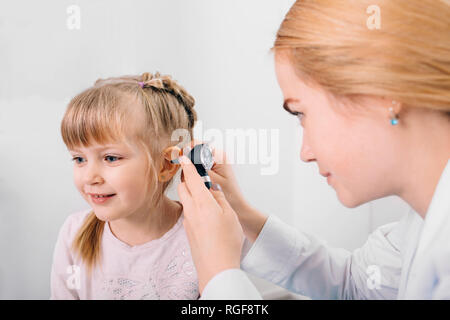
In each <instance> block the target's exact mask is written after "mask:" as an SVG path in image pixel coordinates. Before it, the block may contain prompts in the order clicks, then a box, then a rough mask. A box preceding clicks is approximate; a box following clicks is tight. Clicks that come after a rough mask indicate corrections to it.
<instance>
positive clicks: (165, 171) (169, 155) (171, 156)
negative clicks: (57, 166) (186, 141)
mask: <svg viewBox="0 0 450 320" xmlns="http://www.w3.org/2000/svg"><path fill="white" fill-rule="evenodd" d="M182 155H183V152H182V150H181V149H180V148H179V147H177V146H172V147H168V148H166V149H164V151H163V154H162V156H163V161H162V164H161V168H160V170H159V172H158V180H159V181H160V182H165V181H168V180H170V179H172V177H173V176H174V175H175V173H176V172H177V171H178V169H179V168H180V165H179V164H175V163H172V162H171V160H175V159H177V158H179V157H181V156H182Z"/></svg>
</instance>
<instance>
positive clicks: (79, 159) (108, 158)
mask: <svg viewBox="0 0 450 320" xmlns="http://www.w3.org/2000/svg"><path fill="white" fill-rule="evenodd" d="M103 159H104V160H106V162H109V163H113V162H118V161H119V160H121V159H123V157H119V156H113V155H106V156H104V157H103ZM72 161H74V162H75V163H76V164H81V163H83V162H85V159H84V158H83V157H79V156H75V157H73V158H72Z"/></svg>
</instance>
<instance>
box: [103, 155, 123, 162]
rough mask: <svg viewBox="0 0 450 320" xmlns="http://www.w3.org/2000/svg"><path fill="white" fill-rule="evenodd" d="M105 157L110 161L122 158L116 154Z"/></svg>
mask: <svg viewBox="0 0 450 320" xmlns="http://www.w3.org/2000/svg"><path fill="white" fill-rule="evenodd" d="M105 159H107V161H108V160H110V161H108V162H116V161H117V160H120V159H121V158H119V157H116V156H106V157H105Z"/></svg>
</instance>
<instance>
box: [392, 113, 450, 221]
mask: <svg viewBox="0 0 450 320" xmlns="http://www.w3.org/2000/svg"><path fill="white" fill-rule="evenodd" d="M431 116H432V117H433V116H436V114H431ZM418 121H421V123H422V126H421V127H420V128H421V129H419V130H413V131H414V133H413V134H410V135H409V136H408V137H406V139H405V141H408V144H409V151H408V152H405V159H403V162H402V164H401V169H400V168H399V169H398V170H401V172H402V185H403V187H402V188H401V192H399V193H398V195H399V196H400V197H401V198H402V199H403V200H405V201H406V202H408V204H409V205H410V206H411V207H412V208H413V209H414V211H416V212H417V213H418V214H419V215H420V216H421V217H422V218H423V219H425V216H426V214H427V212H428V208H429V206H430V204H431V200H432V198H433V195H434V193H435V191H436V188H437V185H438V183H439V179H440V177H441V175H442V173H443V171H444V168H445V166H446V165H447V163H448V161H449V158H450V122H448V119H447V118H445V117H443V116H442V115H440V114H437V118H426V117H425V116H423V117H421V118H420V119H419V120H418ZM417 128H419V126H417Z"/></svg>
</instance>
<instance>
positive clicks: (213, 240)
mask: <svg viewBox="0 0 450 320" xmlns="http://www.w3.org/2000/svg"><path fill="white" fill-rule="evenodd" d="M180 163H181V167H182V169H183V175H184V182H182V183H180V184H179V185H178V194H179V197H180V201H181V203H182V204H183V212H184V221H183V224H184V228H185V230H186V234H187V237H188V240H189V243H190V247H191V253H192V258H193V260H194V264H195V267H196V269H197V275H198V280H199V287H200V294H201V293H202V292H203V289H204V288H205V286H206V284H207V283H208V282H209V281H210V280H211V279H212V278H213V277H214V276H215V275H216V274H218V273H219V272H221V271H223V270H226V269H233V268H240V256H241V248H242V242H243V240H244V237H243V232H242V227H241V225H240V223H239V220H238V218H237V216H236V213H235V212H234V210H233V208H232V207H231V206H230V204H229V203H228V202H227V200H226V198H225V196H224V194H223V192H221V191H220V190H208V189H207V188H206V186H205V184H204V182H203V180H202V179H201V177H200V175H199V174H198V173H197V170H196V169H195V167H194V165H193V164H192V162H191V161H190V160H189V159H188V158H187V157H186V156H183V157H181V158H180ZM213 187H216V185H213Z"/></svg>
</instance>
